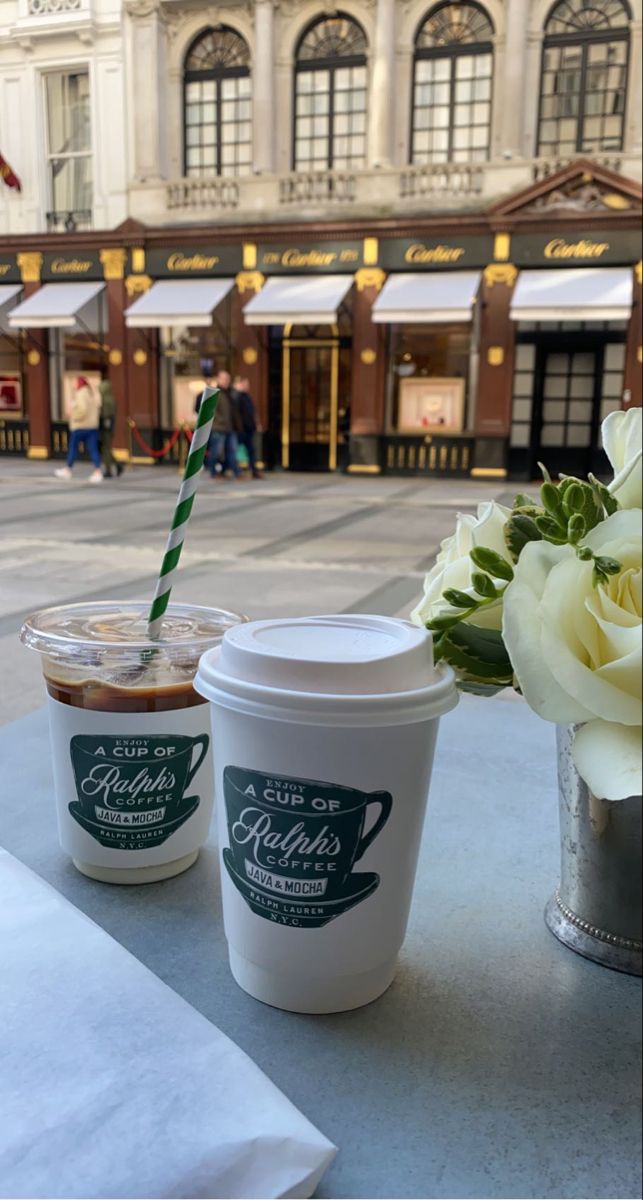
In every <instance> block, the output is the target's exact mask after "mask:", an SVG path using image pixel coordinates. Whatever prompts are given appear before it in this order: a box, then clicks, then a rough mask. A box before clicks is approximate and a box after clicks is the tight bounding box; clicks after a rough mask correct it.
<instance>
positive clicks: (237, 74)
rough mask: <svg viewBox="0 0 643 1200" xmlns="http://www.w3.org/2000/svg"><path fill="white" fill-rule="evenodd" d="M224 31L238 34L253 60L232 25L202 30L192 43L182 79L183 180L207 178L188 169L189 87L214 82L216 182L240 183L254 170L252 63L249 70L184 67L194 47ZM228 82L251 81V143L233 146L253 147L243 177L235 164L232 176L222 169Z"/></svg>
mask: <svg viewBox="0 0 643 1200" xmlns="http://www.w3.org/2000/svg"><path fill="white" fill-rule="evenodd" d="M221 31H225V32H228V31H229V32H230V33H234V34H236V36H237V37H238V38H241V40H242V41H243V42H244V43H245V45H246V46H247V48H248V58H249V59H250V46H249V45H248V42H247V41H246V39H245V37H244V36H243V34H242V33H240V32H239V30H237V29H234V28H233V27H232V26H231V25H224V26H221V29H220V30H219V29H216V28H215V27H213V26H210V27H209V28H207V29H202V30H201V32H200V33H198V34H197V36H196V37H194V38H193V39H192V41H191V42H190V44H189V46H188V48H187V50H186V51H185V54H184V56H183V75H182V96H183V177H184V179H204V178H208V176H207V174H206V173H205V171H204V169H203V167H200V168H199V171H198V173H193V174H191V173H190V171H189V169H188V138H187V131H188V121H187V107H188V106H187V89H188V84H190V83H206V82H211V81H214V85H215V100H214V104H215V121H214V122H213V124H214V126H215V144H214V152H215V153H214V157H215V163H214V168H213V173H214V176H215V177H216V178H217V179H239V178H241V177H242V176H243V175H244V174H247V175H251V174H252V168H253V120H252V67H251V65H250V63H248V65H247V66H236V67H234V66H233V67H224V66H220V67H211V68H210V69H208V70H191V71H190V70H188V69H187V67H186V65H185V64H186V63H187V61H188V59H189V57H190V55H191V54H192V52H193V50H194V48H195V46H197V45H198V44H199V42H200V41H202V40H203V38H205V37H207V36H208V35H209V34H212V33H219V32H221ZM228 79H249V80H250V96H249V101H250V107H251V111H250V118H249V125H250V139H249V141H248V142H245V141H243V142H240V141H238V140H236V141H235V142H234V143H233V145H234V146H245V145H248V146H249V147H250V158H249V160H248V169H247V171H246V172H242V174H241V175H240V174H239V172H238V171H237V169H236V167H237V164H236V163H235V170H234V171H233V172H232V174H229V175H228V174H224V172H223V171H222V167H223V154H222V152H223V139H222V127H223V125H224V124H226V122H224V121H223V120H222V99H223V97H222V85H223V83H224V82H225V81H226V80H228ZM235 124H236V122H235ZM202 126H203V122H202V121H201V122H199V123H198V125H197V128H201V127H202ZM199 145H201V143H199Z"/></svg>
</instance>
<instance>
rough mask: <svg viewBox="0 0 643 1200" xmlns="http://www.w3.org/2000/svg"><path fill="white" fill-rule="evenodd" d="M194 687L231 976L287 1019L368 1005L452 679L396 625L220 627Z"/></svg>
mask: <svg viewBox="0 0 643 1200" xmlns="http://www.w3.org/2000/svg"><path fill="white" fill-rule="evenodd" d="M195 688H196V689H197V691H199V692H200V693H201V694H202V695H203V696H205V697H207V698H208V699H209V700H210V703H211V709H212V732H213V745H214V761H215V796H216V804H217V823H218V833H219V846H220V853H221V880H222V888H223V915H224V924H225V932H226V937H227V940H228V949H229V957H230V967H231V970H232V974H233V975H234V978H235V979H236V981H237V983H238V984H240V986H241V987H242V988H243V989H244V990H245V991H247V992H249V993H250V995H251V996H254V997H255V998H256V999H258V1000H262V1001H264V1002H265V1003H267V1004H272V1005H275V1006H276V1007H278V1008H285V1009H290V1010H292V1011H295V1012H308V1013H323V1012H337V1011H341V1010H343V1009H349V1008H358V1007H359V1006H360V1005H362V1004H367V1003H368V1002H369V1001H371V1000H374V999H376V997H377V996H379V995H381V993H382V992H384V991H385V990H386V988H387V987H388V986H389V984H390V983H391V982H392V980H393V977H394V975H395V970H396V964H397V958H398V954H399V951H400V947H401V946H402V942H403V940H404V935H405V932H406V925H407V920H408V914H409V908H410V903H411V894H412V890H413V882H414V877H415V870H416V863H417V856H418V850H419V845H420V838H421V834H422V825H423V821H424V813H425V807H426V801H427V794H428V790H429V781H430V777H431V768H432V764H433V753H434V748H435V741H436V736H437V732H438V723H439V719H440V717H441V716H442V714H443V713H446V712H447V711H448V710H449V709H451V708H453V707H454V705H455V704H456V702H457V696H456V689H455V683H454V678H453V673H452V671H451V670H450V668H446V667H439V668H436V667H435V666H434V663H433V651H432V640H431V635H430V634H429V633H427V631H426V630H423V629H418V628H417V627H416V626H414V625H411V624H410V623H409V622H407V621H398V620H393V619H390V618H386V617H376V616H359V615H356V616H353V615H350V616H327V617H310V618H302V619H287V620H273V621H254V622H250V623H248V624H245V625H239V626H237V627H235V628H231V629H229V630H228V631H227V632H226V634H225V636H224V638H223V641H222V644H221V646H219V647H217V648H215V649H214V650H211V651H208V652H207V653H206V654H205V655H204V657H203V658H202V660H201V663H200V665H199V671H198V674H197V677H196V680H195Z"/></svg>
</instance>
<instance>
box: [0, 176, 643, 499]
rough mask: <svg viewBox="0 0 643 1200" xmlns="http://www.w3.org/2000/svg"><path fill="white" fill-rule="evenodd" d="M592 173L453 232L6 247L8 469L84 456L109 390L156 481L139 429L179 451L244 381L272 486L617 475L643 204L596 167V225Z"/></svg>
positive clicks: (221, 230) (352, 228)
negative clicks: (196, 421) (224, 377)
mask: <svg viewBox="0 0 643 1200" xmlns="http://www.w3.org/2000/svg"><path fill="white" fill-rule="evenodd" d="M587 168H588V164H587V162H579V163H577V164H574V165H573V166H570V167H567V168H565V170H563V171H561V172H558V173H557V174H556V175H553V176H551V177H549V178H548V179H545V180H541V181H539V182H538V183H536V184H534V185H533V186H532V187H530V188H528V189H525V190H524V191H523V192H521V193H519V194H518V195H514V196H512V197H509V198H507V199H505V200H503V201H502V202H501V203H499V204H496V205H494V206H492V207H490V208H487V209H486V210H480V211H477V212H475V211H472V212H467V213H458V214H454V215H442V216H440V217H429V216H426V215H417V216H414V217H404V218H395V219H394V218H387V219H377V220H375V219H369V220H368V221H359V222H358V221H350V220H342V221H338V220H333V221H330V220H329V221H327V222H318V223H316V224H315V225H314V226H313V225H310V224H305V223H300V224H292V225H289V226H285V225H284V224H278V225H274V226H271V225H269V224H262V225H260V226H244V227H233V226H225V227H222V226H219V227H218V228H216V229H215V227H212V228H209V227H208V226H207V225H200V226H198V227H194V228H190V227H188V226H174V227H172V228H168V229H150V228H144V227H142V226H139V225H137V224H136V223H134V222H131V221H129V222H127V223H126V225H124V226H123V227H122V228H121V229H116V230H112V231H109V232H105V233H99V232H93V233H90V232H85V233H69V234H58V235H41V236H34V237H31V238H29V239H28V243H27V242H25V240H24V239H22V238H16V237H14V238H4V239H1V240H0V453H13V454H28V455H29V456H30V457H34V458H47V457H49V456H56V455H58V454H60V453H62V451H63V449H64V430H65V423H64V422H65V411H66V396H67V394H68V389H69V387H70V381H71V380H72V379H73V377H74V376H75V375H77V374H82V375H84V376H86V377H87V378H88V379H89V380H90V382H93V381H96V380H97V379H98V377H99V373H100V371H101V370H106V371H107V372H108V373H109V376H110V378H111V380H112V384H113V387H114V392H115V395H116V397H117V401H118V408H119V417H118V436H117V442H116V444H117V446H118V447H119V450H120V454H121V457H122V458H127V457H128V456H129V455H130V454H132V453H134V454H135V456H136V457H138V458H139V460H140V459H141V458H145V456H144V455H141V454H140V453H137V452H136V450H135V448H133V447H132V444H131V433H130V431H131V427H132V422H133V423H134V424H135V425H136V427H137V429H138V430H140V432H141V437H142V438H143V439H144V440H145V441H146V442H147V443H149V444H150V445H151V446H155V447H157V446H163V445H165V444H166V443H167V442H168V439H171V437H172V435H173V433H175V432H176V430H177V429H178V428H180V427H182V426H184V425H186V424H188V425H189V424H190V422H191V421H192V420H193V416H194V401H195V398H196V396H197V395H198V393H199V391H200V389H201V387H202V385H203V382H204V380H206V379H211V378H212V377H213V376H214V375H215V374H216V372H217V370H219V369H220V368H222V367H226V368H227V369H228V370H230V371H231V372H232V373H233V374H234V373H239V374H241V375H243V376H246V377H247V378H248V379H249V381H250V387H251V391H252V393H253V396H254V399H255V402H256V404H257V409H258V413H259V419H260V423H261V426H262V428H263V430H264V431H265V432H264V433H263V440H262V445H261V447H259V450H260V453H261V456H262V458H263V460H264V462H265V464H266V466H267V467H269V468H277V469H285V470H322V471H334V470H347V471H349V472H351V473H353V474H376V473H380V472H382V473H396V474H416V475H417V474H426V475H456V476H467V475H469V474H475V475H478V476H482V477H484V476H488V477H502V476H505V475H509V476H510V477H513V478H517V479H528V478H531V477H533V475H534V472H535V470H536V464H537V462H538V460H539V458H546V459H547V461H548V462H549V463H551V464H552V467H553V468H554V469H556V468H557V467H559V466H560V467H562V466H563V463H565V464H566V467H565V469H567V470H569V469H570V463H571V469H573V470H579V471H580V470H587V469H592V468H594V469H599V470H600V468H601V451H600V448H599V445H598V429H599V425H600V420H601V418H602V417H603V416H604V415H605V414H606V413H607V412H609V411H611V410H612V409H613V408H617V407H621V406H628V405H630V404H634V403H639V404H640V403H641V397H640V364H641V244H640V217H641V189H640V186H639V185H637V184H634V183H633V182H632V181H631V180H627V179H625V178H623V177H620V176H617V175H614V174H613V173H612V172H610V171H607V170H604V169H603V168H598V167H594V171H593V186H592V193H591V199H590V201H589V203H588V202H587V201H586V195H587V188H586V176H587V173H588V171H587ZM583 189H584V190H583ZM128 418H129V420H128ZM149 461H153V459H152V457H150V459H149Z"/></svg>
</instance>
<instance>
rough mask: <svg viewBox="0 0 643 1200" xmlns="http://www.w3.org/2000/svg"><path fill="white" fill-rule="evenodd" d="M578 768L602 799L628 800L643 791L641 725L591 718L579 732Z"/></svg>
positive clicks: (576, 741) (576, 742) (575, 748)
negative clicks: (618, 723) (592, 719)
mask: <svg viewBox="0 0 643 1200" xmlns="http://www.w3.org/2000/svg"><path fill="white" fill-rule="evenodd" d="M572 757H573V759H574V762H575V764H576V770H577V771H578V774H579V775H580V777H581V779H584V780H585V783H586V784H587V786H588V787H589V789H590V791H592V792H593V793H594V795H595V796H596V797H597V798H598V799H599V800H625V799H627V797H628V796H640V795H641V791H642V790H643V780H642V773H643V772H642V766H641V728H640V726H639V727H638V728H637V727H635V726H632V725H628V726H624V725H615V724H614V723H612V722H610V721H590V722H589V724H587V725H583V727H582V728H581V729H578V730H577V731H576V735H575V737H574V745H573V747H572Z"/></svg>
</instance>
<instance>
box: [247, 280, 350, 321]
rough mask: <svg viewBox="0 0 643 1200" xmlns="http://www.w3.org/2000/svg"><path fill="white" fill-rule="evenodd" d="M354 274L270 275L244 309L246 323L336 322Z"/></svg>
mask: <svg viewBox="0 0 643 1200" xmlns="http://www.w3.org/2000/svg"><path fill="white" fill-rule="evenodd" d="M352 285H353V276H352V275H303V276H300V277H298V278H297V279H293V278H292V277H290V278H288V279H286V278H283V279H269V280H268V282H267V284H266V285H265V287H264V288H263V289H262V290H261V291H260V292H259V293H258V294H257V295H256V296H253V297H252V300H250V301H249V303H248V304H246V307H245V308H244V310H243V315H244V318H245V322H246V325H288V324H290V322H292V323H293V324H294V325H334V323H335V321H336V320H337V310H338V308H339V306H340V304H341V302H342V300H343V299H344V296H345V295H346V293H347V292H349V291H350V289H351V287H352Z"/></svg>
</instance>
